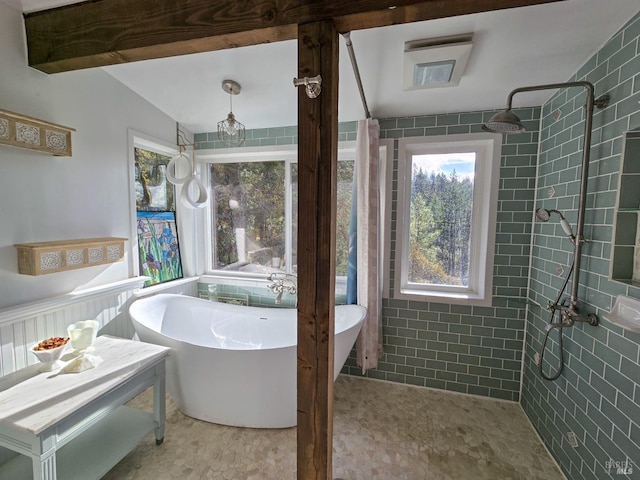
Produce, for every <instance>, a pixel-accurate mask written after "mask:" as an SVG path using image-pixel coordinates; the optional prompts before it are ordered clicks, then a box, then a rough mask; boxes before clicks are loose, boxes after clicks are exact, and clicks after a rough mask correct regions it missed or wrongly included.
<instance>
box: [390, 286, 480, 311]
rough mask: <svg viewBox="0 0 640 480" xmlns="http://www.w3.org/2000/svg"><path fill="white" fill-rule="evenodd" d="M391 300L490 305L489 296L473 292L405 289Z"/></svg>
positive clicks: (395, 294)
mask: <svg viewBox="0 0 640 480" xmlns="http://www.w3.org/2000/svg"><path fill="white" fill-rule="evenodd" d="M393 298H396V299H398V300H414V301H418V302H430V303H446V304H451V305H476V306H479V307H490V306H491V303H492V298H491V296H488V297H485V296H483V295H480V294H478V293H475V292H438V291H433V290H432V291H428V290H408V289H407V290H403V291H402V292H400V293H394V295H393Z"/></svg>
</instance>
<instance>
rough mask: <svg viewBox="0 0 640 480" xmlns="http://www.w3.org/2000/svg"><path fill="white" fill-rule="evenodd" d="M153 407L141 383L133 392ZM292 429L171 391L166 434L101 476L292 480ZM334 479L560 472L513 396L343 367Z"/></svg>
mask: <svg viewBox="0 0 640 480" xmlns="http://www.w3.org/2000/svg"><path fill="white" fill-rule="evenodd" d="M133 403H135V404H136V406H138V407H144V408H148V409H149V410H150V408H151V395H150V392H149V391H147V392H145V393H143V394H142V395H140V396H139V397H138V398H136V399H134V401H133ZM295 467H296V432H295V428H288V429H279V430H264V429H243V428H235V427H227V426H222V425H215V424H211V423H207V422H202V421H199V420H195V419H193V418H190V417H187V416H185V415H183V414H182V413H181V412H180V411H179V410H178V409H177V407H176V405H175V404H174V403H173V402H172V401H171V400H170V399H169V401H168V403H167V425H166V433H165V441H164V443H163V444H162V445H160V446H156V445H155V440H154V439H153V436H150V438H148V439H147V440H145V441H144V442H143V443H142V444H141V445H140V446H139V447H138V448H137V449H136V450H134V451H133V452H132V453H131V454H129V455H128V456H127V457H125V458H124V459H123V460H122V461H121V462H120V463H119V464H118V465H116V466H115V467H114V468H113V469H112V470H111V471H110V472H109V473H108V474H107V475H106V476H105V477H104V479H106V480H133V479H135V480H165V479H166V480H172V479H184V480H199V479H216V480H218V479H220V480H295V478H296V475H295ZM333 472H334V477H336V478H342V479H345V480H361V479H362V480H370V479H378V480H423V479H424V480H427V479H428V480H466V479H470V480H483V479H487V480H509V479H514V480H515V479H522V480H524V479H526V480H562V479H564V478H565V477H564V476H563V475H562V474H561V473H560V471H559V470H558V468H557V466H556V465H555V463H554V462H553V460H552V459H551V458H550V457H549V455H548V453H547V451H546V450H545V448H544V447H543V446H542V444H541V443H540V441H539V439H538V437H537V436H536V434H535V432H534V430H533V427H532V426H531V425H530V424H529V422H528V421H527V419H526V417H525V415H524V413H523V411H522V409H521V408H520V406H519V405H517V404H515V403H508V402H501V401H495V400H490V399H485V398H482V397H473V396H467V395H457V394H455V393H449V392H443V391H438V390H429V389H426V388H419V387H411V386H407V385H400V384H394V383H389V382H380V381H375V380H368V379H363V378H357V377H351V376H345V375H340V376H339V377H338V380H337V381H336V384H335V402H334V440H333Z"/></svg>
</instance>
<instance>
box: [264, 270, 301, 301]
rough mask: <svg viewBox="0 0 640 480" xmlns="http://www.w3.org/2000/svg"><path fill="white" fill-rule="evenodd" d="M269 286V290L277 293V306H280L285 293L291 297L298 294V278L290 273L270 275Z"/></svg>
mask: <svg viewBox="0 0 640 480" xmlns="http://www.w3.org/2000/svg"><path fill="white" fill-rule="evenodd" d="M269 282H271V283H269V285H267V288H268V289H269V290H271V291H272V292H273V293H276V294H277V295H276V300H275V303H276V305H279V304H280V301H281V300H282V294H283V293H284V292H287V293H289V294H290V295H295V294H296V293H298V278H297V277H296V276H295V275H291V274H289V273H272V274H271V275H269Z"/></svg>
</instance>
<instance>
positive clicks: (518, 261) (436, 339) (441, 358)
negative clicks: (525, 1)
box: [195, 92, 540, 401]
mask: <svg viewBox="0 0 640 480" xmlns="http://www.w3.org/2000/svg"><path fill="white" fill-rule="evenodd" d="M505 95H506V92H505ZM516 111H517V113H518V115H520V117H521V118H522V120H523V121H524V122H525V123H526V125H527V128H528V132H529V133H526V134H522V135H517V136H512V137H505V140H504V145H503V147H502V156H501V166H500V191H499V198H498V225H497V231H496V247H495V253H496V256H495V266H494V276H493V279H494V287H493V294H494V297H493V303H492V306H491V307H471V306H463V305H447V304H439V303H429V302H415V301H406V300H396V299H389V298H385V299H383V334H384V355H383V357H382V358H381V360H380V363H379V367H378V368H377V369H376V370H370V371H368V372H367V373H366V376H368V377H372V378H377V379H383V380H389V381H394V382H401V383H409V384H413V385H420V386H427V387H435V388H441V389H446V390H452V391H457V392H464V393H470V394H478V395H485V396H490V397H495V398H501V399H507V400H514V401H517V400H518V399H519V391H520V372H521V365H522V364H521V357H522V350H523V340H524V325H525V299H526V296H527V278H528V266H529V254H530V242H531V219H532V209H533V199H534V194H535V174H536V167H535V166H536V153H537V142H538V135H537V130H538V127H539V115H540V109H539V108H523V109H518V110H516ZM494 113H495V111H490V112H465V113H458V114H447V115H425V116H418V117H403V118H390V119H382V120H380V128H381V132H380V136H381V137H382V138H390V139H394V168H393V186H392V189H393V192H392V213H391V215H392V224H391V230H392V238H393V236H395V218H396V190H397V154H398V153H397V152H398V142H397V139H399V138H402V137H409V136H425V135H426V136H429V135H448V134H451V135H452V134H460V133H475V132H480V131H481V125H482V123H483V122H484V121H486V120H488V119H489V118H490V117H491V116H492V115H493V114H494ZM356 127H357V123H356V122H345V123H341V124H340V125H339V129H338V137H339V138H338V139H339V141H348V140H355V138H356ZM216 136H217V134H216V133H215V132H213V133H200V134H197V135H196V136H195V141H196V142H197V143H198V145H197V148H199V149H209V148H221V147H222V145H221V144H220V143H219V142H218V141H217V139H216ZM291 143H297V129H296V127H295V126H294V127H284V128H265V129H256V130H248V131H247V132H246V141H245V145H247V146H264V145H281V144H291ZM394 251H395V242H394V241H392V244H391V258H394ZM394 273H395V272H394V267H393V262H392V264H391V270H390V271H388V272H387V274H389V275H390V279H391V285H392V287H391V288H393V279H394ZM254 293H255V292H254ZM269 294H270V292H268V291H267V292H265V293H264V297H268V295H269ZM343 373H348V374H352V375H361V371H360V368H359V367H357V366H356V360H355V353H354V352H352V353H351V355H350V357H349V359H348V360H347V363H346V365H345V367H344V369H343Z"/></svg>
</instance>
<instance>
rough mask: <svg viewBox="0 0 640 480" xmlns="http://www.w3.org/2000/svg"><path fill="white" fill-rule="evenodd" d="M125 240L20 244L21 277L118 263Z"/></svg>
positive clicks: (81, 240) (109, 239)
mask: <svg viewBox="0 0 640 480" xmlns="http://www.w3.org/2000/svg"><path fill="white" fill-rule="evenodd" d="M126 240H127V239H126V238H120V237H106V238H84V239H78V240H61V241H57V242H39V243H20V244H17V245H16V248H17V249H18V273H22V274H24V275H42V274H45V273H54V272H63V271H66V270H74V269H76V268H84V267H92V266H94V265H103V264H105V263H114V262H119V261H120V260H122V259H123V258H124V242H125V241H126Z"/></svg>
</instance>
